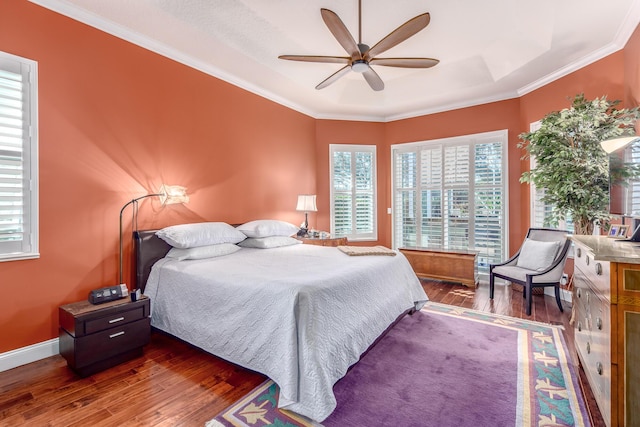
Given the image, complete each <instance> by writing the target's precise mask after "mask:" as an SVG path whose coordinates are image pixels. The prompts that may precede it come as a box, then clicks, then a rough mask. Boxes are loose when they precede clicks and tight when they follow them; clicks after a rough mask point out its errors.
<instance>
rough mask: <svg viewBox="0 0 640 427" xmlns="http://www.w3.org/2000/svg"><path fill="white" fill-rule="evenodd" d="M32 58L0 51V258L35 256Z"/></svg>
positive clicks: (35, 149)
mask: <svg viewBox="0 0 640 427" xmlns="http://www.w3.org/2000/svg"><path fill="white" fill-rule="evenodd" d="M36 82H37V64H36V62H34V61H31V60H28V59H24V58H20V57H17V56H14V55H10V54H7V53H3V52H0V261H7V260H14V259H25V258H36V257H38V239H37V233H38V194H37V193H38V179H37V177H38V167H37V165H38V158H37V152H38V142H37V141H38V136H37V83H36Z"/></svg>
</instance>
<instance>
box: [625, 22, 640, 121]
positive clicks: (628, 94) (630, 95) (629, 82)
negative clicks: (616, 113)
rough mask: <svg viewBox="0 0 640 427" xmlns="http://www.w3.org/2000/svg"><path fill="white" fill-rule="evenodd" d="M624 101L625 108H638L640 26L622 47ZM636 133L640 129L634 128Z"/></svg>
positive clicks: (639, 98)
mask: <svg viewBox="0 0 640 427" xmlns="http://www.w3.org/2000/svg"><path fill="white" fill-rule="evenodd" d="M624 81H625V85H624V101H625V104H626V106H627V107H640V26H638V27H637V28H636V30H635V31H634V33H633V34H632V35H631V38H630V39H629V41H628V42H627V45H626V46H625V47H624ZM636 131H637V132H640V129H638V128H636Z"/></svg>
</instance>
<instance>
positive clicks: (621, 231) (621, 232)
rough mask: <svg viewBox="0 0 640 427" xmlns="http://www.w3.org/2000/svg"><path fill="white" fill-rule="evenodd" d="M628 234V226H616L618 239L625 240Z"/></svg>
mask: <svg viewBox="0 0 640 427" xmlns="http://www.w3.org/2000/svg"><path fill="white" fill-rule="evenodd" d="M628 232H629V226H628V225H619V226H618V237H620V238H623V239H626V237H627V233H628Z"/></svg>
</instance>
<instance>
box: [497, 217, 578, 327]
mask: <svg viewBox="0 0 640 427" xmlns="http://www.w3.org/2000/svg"><path fill="white" fill-rule="evenodd" d="M568 236H569V233H568V232H567V231H565V230H555V229H550V228H530V229H529V231H528V232H527V238H526V239H525V241H524V242H523V243H522V246H521V247H520V249H519V250H518V253H516V254H515V255H514V256H513V257H511V258H509V259H508V260H506V261H504V262H503V263H500V264H491V265H490V266H489V298H491V299H493V293H494V292H493V291H494V287H495V283H494V282H495V278H496V277H499V278H501V279H504V280H508V281H509V282H512V283H518V284H520V285H522V286H523V287H524V289H523V292H522V296H523V297H524V298H525V302H526V305H527V306H526V308H527V315H528V316H530V315H531V300H532V295H533V288H545V287H547V286H553V287H554V290H555V294H556V302H557V303H558V308H559V309H560V311H563V309H562V301H561V300H560V280H561V279H562V274H563V273H564V264H565V262H566V260H567V255H568V253H569V248H570V247H571V240H569V238H568ZM528 240H532V241H533V242H528ZM538 242H558V243H557V253H556V254H555V256H553V255H552V253H551V251H552V249H551V248H550V246H553V245H549V244H548V243H538ZM525 245H526V249H525ZM523 249H524V251H523ZM522 253H524V257H522V258H521V254H522ZM547 261H548V262H547ZM531 267H536V268H535V269H532V268H531Z"/></svg>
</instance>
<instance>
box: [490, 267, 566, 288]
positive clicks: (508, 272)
mask: <svg viewBox="0 0 640 427" xmlns="http://www.w3.org/2000/svg"><path fill="white" fill-rule="evenodd" d="M537 273H538V272H537V271H533V270H529V269H527V268H520V267H516V266H512V265H502V266H499V267H495V268H494V269H493V274H497V275H499V276H500V277H507V279H506V280H509V281H510V282H516V283H520V284H521V285H524V284H525V283H526V282H527V274H537ZM558 280H559V279H557V278H555V277H553V278H552V277H550V276H549V274H543V275H542V276H533V278H532V282H533V283H555V282H557V281H558Z"/></svg>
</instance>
